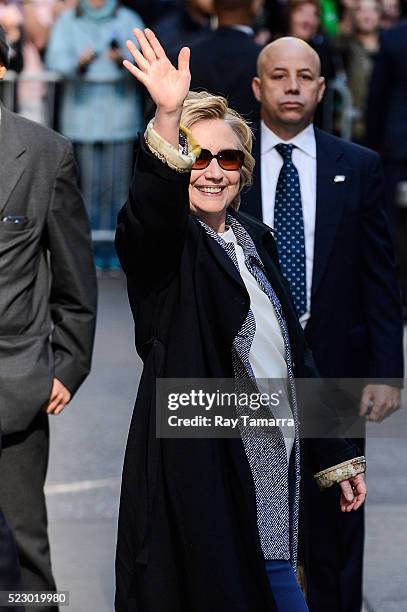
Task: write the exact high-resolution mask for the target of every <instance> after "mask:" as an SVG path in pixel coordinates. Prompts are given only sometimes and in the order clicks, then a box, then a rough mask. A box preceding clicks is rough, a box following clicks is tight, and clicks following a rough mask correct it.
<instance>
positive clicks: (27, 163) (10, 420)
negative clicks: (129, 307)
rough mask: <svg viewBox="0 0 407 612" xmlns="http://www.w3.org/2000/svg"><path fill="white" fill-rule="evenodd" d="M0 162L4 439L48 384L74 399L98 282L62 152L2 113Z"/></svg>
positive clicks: (36, 128) (21, 425)
mask: <svg viewBox="0 0 407 612" xmlns="http://www.w3.org/2000/svg"><path fill="white" fill-rule="evenodd" d="M0 153H1V159H2V162H1V165H0V420H1V425H2V428H3V433H11V432H15V431H20V430H24V429H26V427H27V426H28V425H29V423H30V421H31V420H32V419H33V418H34V416H35V415H36V414H37V412H38V411H39V410H40V408H41V406H42V405H43V404H44V403H45V402H46V401H47V400H48V398H49V395H50V390H51V385H52V381H53V378H54V377H57V378H58V379H59V380H60V381H61V382H62V383H63V384H64V385H65V386H66V387H67V388H68V389H69V391H71V393H74V392H75V391H76V390H77V388H78V387H79V385H80V384H81V382H82V381H83V380H84V378H85V377H86V375H87V374H88V372H89V368H90V361H91V353H92V345H93V336H94V326H95V311H96V279H95V271H94V265H93V258H92V250H91V242H90V234H89V225H88V219H87V215H86V212H85V207H84V204H83V201H82V197H81V195H80V193H79V191H78V188H77V186H76V180H75V167H74V160H73V154H72V147H71V145H70V143H69V142H68V141H67V140H66V139H65V138H63V137H62V136H60V135H58V134H56V133H55V132H52V131H51V130H48V129H46V128H44V127H42V126H40V125H38V124H36V123H33V122H31V121H28V120H26V119H23V118H22V117H19V116H18V115H15V114H14V113H12V112H10V111H8V110H7V109H5V108H4V107H3V106H2V107H1V123H0ZM7 218H8V219H9V220H10V219H11V221H13V219H14V220H15V221H17V223H13V222H6V219H7Z"/></svg>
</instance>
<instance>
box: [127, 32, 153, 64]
mask: <svg viewBox="0 0 407 612" xmlns="http://www.w3.org/2000/svg"><path fill="white" fill-rule="evenodd" d="M133 33H134V36H135V37H136V39H137V42H138V44H139V45H140V49H141V51H142V52H143V55H144V57H145V58H146V59H147V60H148V61H149V62H150V63H151V62H154V61H155V60H156V59H157V57H156V54H155V52H154V50H153V48H152V46H151V45H150V43H149V42H148V40H147V38H146V37H145V34H144V32H142V31H141V30H139V29H138V28H134V30H133Z"/></svg>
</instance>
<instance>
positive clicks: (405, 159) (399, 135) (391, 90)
mask: <svg viewBox="0 0 407 612" xmlns="http://www.w3.org/2000/svg"><path fill="white" fill-rule="evenodd" d="M406 55H407V21H404V22H402V23H400V24H399V25H397V26H395V27H393V28H390V29H389V30H387V31H384V32H383V33H382V35H381V43H380V53H379V55H378V57H377V61H376V64H375V67H374V70H373V74H372V79H371V84H370V92H369V98H368V105H367V143H368V146H370V147H371V148H372V149H375V150H376V151H378V152H379V153H380V154H381V156H382V159H383V164H384V174H385V179H386V192H387V196H388V202H389V205H390V208H391V216H392V218H393V220H394V230H395V236H396V243H397V251H398V259H399V264H400V270H399V279H400V285H401V292H402V297H403V310H404V317H405V318H406V319H407V239H406V235H407V196H406V192H405V191H404V194H403V193H402V192H401V190H400V187H399V185H400V184H401V183H407V103H406V93H405V92H406V89H407V63H406Z"/></svg>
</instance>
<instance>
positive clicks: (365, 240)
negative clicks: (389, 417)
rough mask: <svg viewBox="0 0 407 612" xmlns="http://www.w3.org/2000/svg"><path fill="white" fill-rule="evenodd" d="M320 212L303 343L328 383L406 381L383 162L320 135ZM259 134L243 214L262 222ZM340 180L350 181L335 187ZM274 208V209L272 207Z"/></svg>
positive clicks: (316, 134)
mask: <svg viewBox="0 0 407 612" xmlns="http://www.w3.org/2000/svg"><path fill="white" fill-rule="evenodd" d="M315 136H316V144H317V211H316V227H315V250H314V269H313V279H312V293H311V319H310V320H309V321H308V324H307V326H306V330H305V332H306V338H307V340H308V343H309V345H310V347H311V349H312V352H313V355H314V358H315V361H316V364H317V366H318V369H319V371H320V373H321V374H322V375H323V376H325V377H332V378H334V377H343V378H359V377H361V378H362V377H378V378H402V377H403V348H402V337H403V326H402V318H401V311H400V298H399V292H398V288H397V281H396V273H395V263H394V255H393V248H392V242H391V238H390V233H389V226H388V219H387V216H386V214H385V211H384V193H383V177H382V170H381V165H380V160H379V157H378V156H377V155H376V154H375V153H373V152H372V151H369V150H368V149H365V148H363V147H360V146H358V145H355V144H352V143H348V142H346V141H344V140H341V139H339V138H336V137H334V136H331V135H329V134H327V133H325V132H322V131H320V130H315ZM260 150H261V148H260V130H258V135H257V138H256V140H255V147H254V156H255V158H256V160H257V163H256V167H255V177H254V185H253V187H252V188H251V189H250V190H249V191H248V192H247V193H246V194H244V195H243V197H242V205H241V208H242V210H244V211H246V212H249V213H250V214H252V215H253V216H255V217H257V218H259V219H261V218H262V201H261V164H260ZM336 175H343V176H345V181H343V182H334V177H335V176H336ZM270 205H273V203H272V202H270Z"/></svg>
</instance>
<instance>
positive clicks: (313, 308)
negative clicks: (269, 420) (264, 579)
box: [242, 38, 403, 612]
mask: <svg viewBox="0 0 407 612" xmlns="http://www.w3.org/2000/svg"><path fill="white" fill-rule="evenodd" d="M324 87H325V84H324V79H323V78H322V77H321V76H320V62H319V59H318V56H317V54H316V53H315V52H314V51H313V50H312V49H311V48H310V47H309V46H308V45H307V44H306V43H305V42H304V41H300V40H299V39H295V38H282V39H279V40H277V41H275V42H274V43H271V44H270V45H268V46H267V47H265V49H264V50H263V51H262V53H261V55H260V57H259V62H258V77H256V78H255V79H254V81H253V90H254V93H255V95H256V97H257V99H258V100H259V102H260V103H261V117H262V122H261V126H260V128H259V130H258V133H257V139H256V141H255V142H256V144H255V147H256V148H255V151H254V155H255V158H256V159H257V164H256V176H255V179H254V186H253V188H252V189H251V190H250V191H249V192H248V193H247V194H246V196H245V197H243V202H242V210H244V211H247V212H249V213H251V214H253V215H254V216H256V217H258V218H260V219H263V220H264V221H265V222H266V223H267V224H268V225H271V226H272V227H274V228H275V230H276V237H277V247H278V250H279V257H280V262H281V266H282V270H283V273H284V274H285V276H286V278H287V280H288V281H289V283H290V285H291V290H292V294H293V298H294V301H295V304H296V307H297V313H298V315H299V317H300V321H301V323H302V325H303V327H304V328H305V334H306V338H307V340H308V343H309V345H310V347H311V349H312V350H313V353H314V357H315V361H316V364H317V366H318V368H319V370H320V373H321V375H322V376H324V377H329V378H360V379H365V378H373V379H385V380H375V381H374V382H375V383H377V384H363V382H362V381H361V399H360V406H358V408H359V410H360V414H361V415H362V416H367V418H369V419H370V420H373V421H380V420H382V419H383V418H384V417H385V416H387V415H388V414H390V413H391V412H392V411H394V410H395V409H397V407H398V406H399V403H400V389H399V387H398V382H394V381H393V380H392V381H389V380H388V379H402V377H403V352H402V321H401V312H400V304H399V295H398V290H397V283H396V277H395V265H394V258H393V251H392V245H391V239H390V234H389V229H388V221H387V216H386V214H385V210H384V202H383V201H384V188H383V179H382V171H381V167H380V161H379V158H378V156H377V155H376V154H375V153H373V152H372V151H369V150H368V149H364V148H362V147H359V146H357V145H354V144H351V143H348V142H345V141H342V140H340V139H338V138H335V137H333V136H331V135H329V134H326V133H324V132H322V131H320V130H317V129H315V128H314V126H313V123H312V121H313V116H314V113H315V109H316V107H317V104H318V102H319V101H320V100H321V98H322V96H323V93H324ZM389 382H391V384H389ZM379 383H380V384H379ZM304 480H305V487H306V489H307V494H308V498H309V500H310V502H309V504H310V505H309V506H308V512H307V515H308V519H307V520H308V523H307V524H308V532H307V533H306V534H305V535H306V538H307V539H308V544H309V545H308V550H309V564H308V565H309V567H310V572H309V575H308V587H309V589H308V602H309V606H310V609H311V610H312V611H318V612H326V611H327V610H329V611H330V612H335V611H338V612H357V611H359V610H360V608H361V604H362V599H361V598H362V561H363V512H361V511H359V510H358V512H356V513H354V514H353V516H350V515H343V516H340V514H339V513H338V512H336V508H335V505H336V503H337V500H336V495H335V493H334V492H332V493H331V492H327V493H326V494H320V493H319V492H318V491H316V489H315V487H314V486H313V484H312V483H311V480H310V479H308V478H305V479H304Z"/></svg>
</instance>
